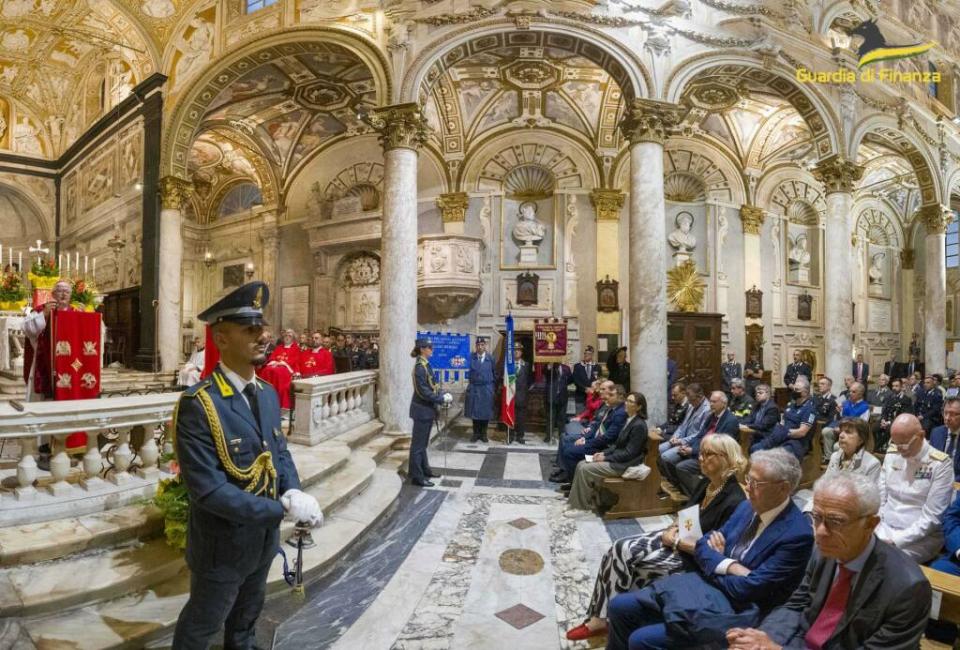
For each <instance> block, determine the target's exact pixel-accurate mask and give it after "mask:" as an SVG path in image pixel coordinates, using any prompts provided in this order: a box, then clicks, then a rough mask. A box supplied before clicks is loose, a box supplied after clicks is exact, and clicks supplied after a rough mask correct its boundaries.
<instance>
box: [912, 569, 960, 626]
mask: <svg viewBox="0 0 960 650" xmlns="http://www.w3.org/2000/svg"><path fill="white" fill-rule="evenodd" d="M920 569H921V570H922V571H923V575H925V576H926V577H927V580H929V581H930V586H931V587H932V588H933V590H934V591H939V592H940V593H941V594H942V597H941V600H940V614H939V616H938V617H937V620H940V621H946V622H948V623H954V624H960V577H958V576H953V575H950V574H949V573H943V572H942V571H936V570H934V569H931V568H930V567H928V566H921V567H920Z"/></svg>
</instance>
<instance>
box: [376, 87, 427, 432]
mask: <svg viewBox="0 0 960 650" xmlns="http://www.w3.org/2000/svg"><path fill="white" fill-rule="evenodd" d="M367 121H368V122H369V123H370V124H371V125H372V126H373V127H374V128H375V129H377V130H378V131H379V132H380V144H381V145H382V146H383V158H384V169H383V225H382V235H381V249H380V265H381V268H380V386H379V389H378V390H379V393H380V395H379V398H380V399H379V401H380V420H381V422H383V424H384V431H385V432H386V433H388V434H393V435H404V434H408V433H409V432H410V431H411V422H410V417H409V415H408V413H409V408H410V398H411V395H412V393H413V386H412V384H411V380H410V364H411V360H410V356H409V354H408V353H407V350H408V349H409V348H411V347H412V345H413V340H414V338H415V337H416V335H417V266H416V264H414V263H413V260H415V259H416V256H417V150H418V149H419V147H420V146H421V145H423V143H424V142H425V141H426V121H425V120H424V118H423V114H422V112H421V109H420V106H418V105H417V104H415V103H408V104H397V105H393V106H385V107H382V108H378V109H375V110H373V111H371V113H370V114H369V115H368V116H367Z"/></svg>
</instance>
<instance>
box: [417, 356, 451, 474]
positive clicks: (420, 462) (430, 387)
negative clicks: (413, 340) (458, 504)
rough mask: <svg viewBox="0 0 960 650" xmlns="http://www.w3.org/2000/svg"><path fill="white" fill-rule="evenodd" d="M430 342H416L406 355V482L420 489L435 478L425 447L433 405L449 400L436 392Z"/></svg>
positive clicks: (431, 425) (435, 406) (428, 436)
mask: <svg viewBox="0 0 960 650" xmlns="http://www.w3.org/2000/svg"><path fill="white" fill-rule="evenodd" d="M432 354H433V343H431V342H430V339H417V344H416V346H415V347H414V348H413V352H411V353H410V356H411V357H413V358H415V359H416V362H415V363H414V365H413V399H411V400H410V417H411V418H413V440H412V441H411V443H410V460H409V461H408V462H407V468H408V473H409V475H410V482H411V483H413V484H414V485H419V486H420V487H433V483H431V482H430V479H431V478H438V477H439V476H440V475H439V474H434V473H433V470H432V469H430V462H429V461H428V460H427V445H429V444H430V429H431V428H432V427H433V421H434V420H435V419H436V417H437V405H438V404H449V403H450V402H452V401H453V396H452V395H451V394H450V393H442V394H441V393H439V392H437V386H436V384H434V383H433V370H432V369H431V368H430V355H432Z"/></svg>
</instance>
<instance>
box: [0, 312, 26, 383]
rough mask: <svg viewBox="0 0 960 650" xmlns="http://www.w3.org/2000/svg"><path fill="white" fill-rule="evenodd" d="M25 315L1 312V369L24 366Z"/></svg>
mask: <svg viewBox="0 0 960 650" xmlns="http://www.w3.org/2000/svg"><path fill="white" fill-rule="evenodd" d="M23 339H24V334H23V315H22V314H19V313H12V312H0V370H14V369H16V368H22V367H23Z"/></svg>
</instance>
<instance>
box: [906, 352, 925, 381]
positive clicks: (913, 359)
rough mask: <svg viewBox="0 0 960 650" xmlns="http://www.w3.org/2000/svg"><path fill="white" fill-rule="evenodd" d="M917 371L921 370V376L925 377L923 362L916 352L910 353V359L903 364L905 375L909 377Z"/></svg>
mask: <svg viewBox="0 0 960 650" xmlns="http://www.w3.org/2000/svg"><path fill="white" fill-rule="evenodd" d="M915 372H919V373H920V376H921V377H923V376H924V374H923V362H921V361H920V359H919V358H918V357H917V355H916V354H911V355H910V360H909V361H907V362H906V363H905V364H903V376H904V377H909V376H910V375H912V374H913V373H915Z"/></svg>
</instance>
